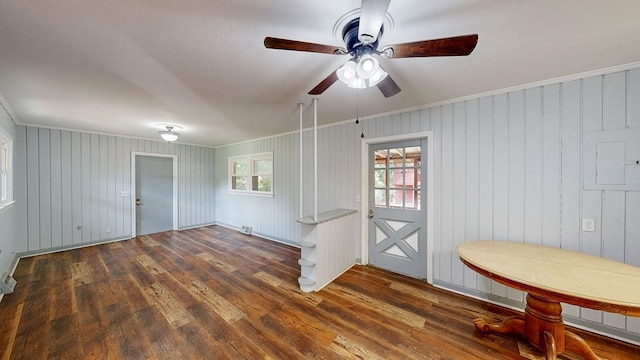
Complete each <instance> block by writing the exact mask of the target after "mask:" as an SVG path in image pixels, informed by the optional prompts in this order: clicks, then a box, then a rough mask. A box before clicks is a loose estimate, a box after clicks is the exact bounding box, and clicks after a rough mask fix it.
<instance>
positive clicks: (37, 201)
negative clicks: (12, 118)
mask: <svg viewBox="0 0 640 360" xmlns="http://www.w3.org/2000/svg"><path fill="white" fill-rule="evenodd" d="M17 131H18V132H21V133H24V140H23V141H21V142H20V143H16V146H21V147H22V149H23V150H22V151H24V152H25V153H26V171H25V174H24V176H25V177H26V179H25V181H18V182H17V184H16V186H17V187H20V186H22V187H24V189H23V191H24V192H25V193H26V194H27V195H26V215H27V216H26V219H27V220H26V221H27V224H26V246H25V249H23V251H25V252H38V251H46V250H48V249H54V248H59V247H68V246H77V245H81V244H83V243H90V242H95V241H105V240H110V239H122V238H129V237H131V198H130V197H123V196H122V195H121V192H122V191H129V192H131V190H132V186H133V185H132V184H131V152H132V151H139V152H150V153H158V154H174V155H177V156H178V183H179V188H178V192H179V193H178V209H179V219H178V227H179V228H185V227H191V226H197V225H202V224H211V223H213V222H215V218H214V215H215V209H214V195H215V191H214V189H213V186H214V181H213V179H214V166H213V161H214V149H211V148H205V147H197V146H190V145H183V144H168V143H162V142H158V141H149V140H136V139H129V138H122V137H117V136H107V135H96V134H88V133H80V132H73V131H65V130H51V129H44V128H36V127H22V126H18V127H17ZM78 226H80V228H79V229H78ZM107 227H109V228H111V232H107V231H106V230H107Z"/></svg>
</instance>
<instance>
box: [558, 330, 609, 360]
mask: <svg viewBox="0 0 640 360" xmlns="http://www.w3.org/2000/svg"><path fill="white" fill-rule="evenodd" d="M564 341H565V343H566V346H567V349H568V350H571V351H573V352H574V353H576V354H578V355H580V356H582V357H583V358H585V359H586V360H600V358H599V357H598V355H596V353H594V352H593V350H591V346H589V344H587V342H586V341H584V339H583V338H581V337H580V336H578V335H576V334H574V333H572V332H571V331H565V332H564Z"/></svg>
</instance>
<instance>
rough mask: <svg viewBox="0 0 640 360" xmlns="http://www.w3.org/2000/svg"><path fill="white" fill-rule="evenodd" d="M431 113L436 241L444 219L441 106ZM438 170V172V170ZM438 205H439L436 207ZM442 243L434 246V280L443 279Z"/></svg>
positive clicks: (434, 233) (430, 111)
mask: <svg viewBox="0 0 640 360" xmlns="http://www.w3.org/2000/svg"><path fill="white" fill-rule="evenodd" d="M427 111H429V119H430V122H431V129H432V130H433V152H434V154H433V169H434V174H433V182H434V184H433V202H434V208H435V209H437V210H435V209H434V210H435V211H434V214H433V222H434V228H433V236H434V238H436V239H441V238H442V218H443V217H444V215H443V214H442V211H441V210H442V205H441V204H442V171H440V169H442V108H441V107H440V106H436V107H433V108H431V109H428V110H427ZM436 169H438V170H436ZM435 204H437V205H435ZM441 243H442V242H441V241H440V240H438V241H435V243H434V244H433V251H434V255H433V263H434V264H433V274H434V275H433V277H434V279H440V278H442V274H441V266H440V264H441V259H440V258H441V256H442V253H443V251H442V245H441Z"/></svg>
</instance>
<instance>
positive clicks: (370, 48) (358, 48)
mask: <svg viewBox="0 0 640 360" xmlns="http://www.w3.org/2000/svg"><path fill="white" fill-rule="evenodd" d="M359 25H360V18H355V19H353V20H351V21H349V22H348V23H347V24H346V25H345V26H344V29H343V30H342V39H343V40H344V44H345V46H346V48H347V52H348V53H349V54H351V56H353V57H354V58H355V59H356V61H357V60H358V59H360V57H361V56H362V55H364V54H375V53H377V49H378V39H380V37H381V36H382V33H383V31H384V26H382V27H381V28H380V33H379V34H378V37H377V38H376V41H374V42H372V43H370V44H366V45H365V44H363V43H362V42H361V41H360V39H358V28H359Z"/></svg>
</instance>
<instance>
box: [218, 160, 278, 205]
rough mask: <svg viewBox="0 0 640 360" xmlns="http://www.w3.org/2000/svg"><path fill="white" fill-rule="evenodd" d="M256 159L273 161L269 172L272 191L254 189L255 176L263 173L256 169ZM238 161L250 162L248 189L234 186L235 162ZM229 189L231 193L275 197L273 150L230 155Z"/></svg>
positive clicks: (228, 165)
mask: <svg viewBox="0 0 640 360" xmlns="http://www.w3.org/2000/svg"><path fill="white" fill-rule="evenodd" d="M256 160H270V161H271V173H270V174H268V175H269V176H270V177H271V191H259V190H253V189H252V186H251V184H252V183H253V177H254V176H258V175H262V174H258V173H257V172H256V171H255V169H254V161H256ZM238 161H246V162H247V164H248V170H249V171H248V173H247V175H246V176H247V187H248V189H247V190H236V189H233V188H232V184H233V176H234V169H233V164H234V163H236V162H238ZM227 190H228V192H229V194H234V195H248V196H258V197H273V196H274V195H275V192H274V176H273V151H269V152H263V153H256V154H247V155H238V156H229V157H228V160H227Z"/></svg>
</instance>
